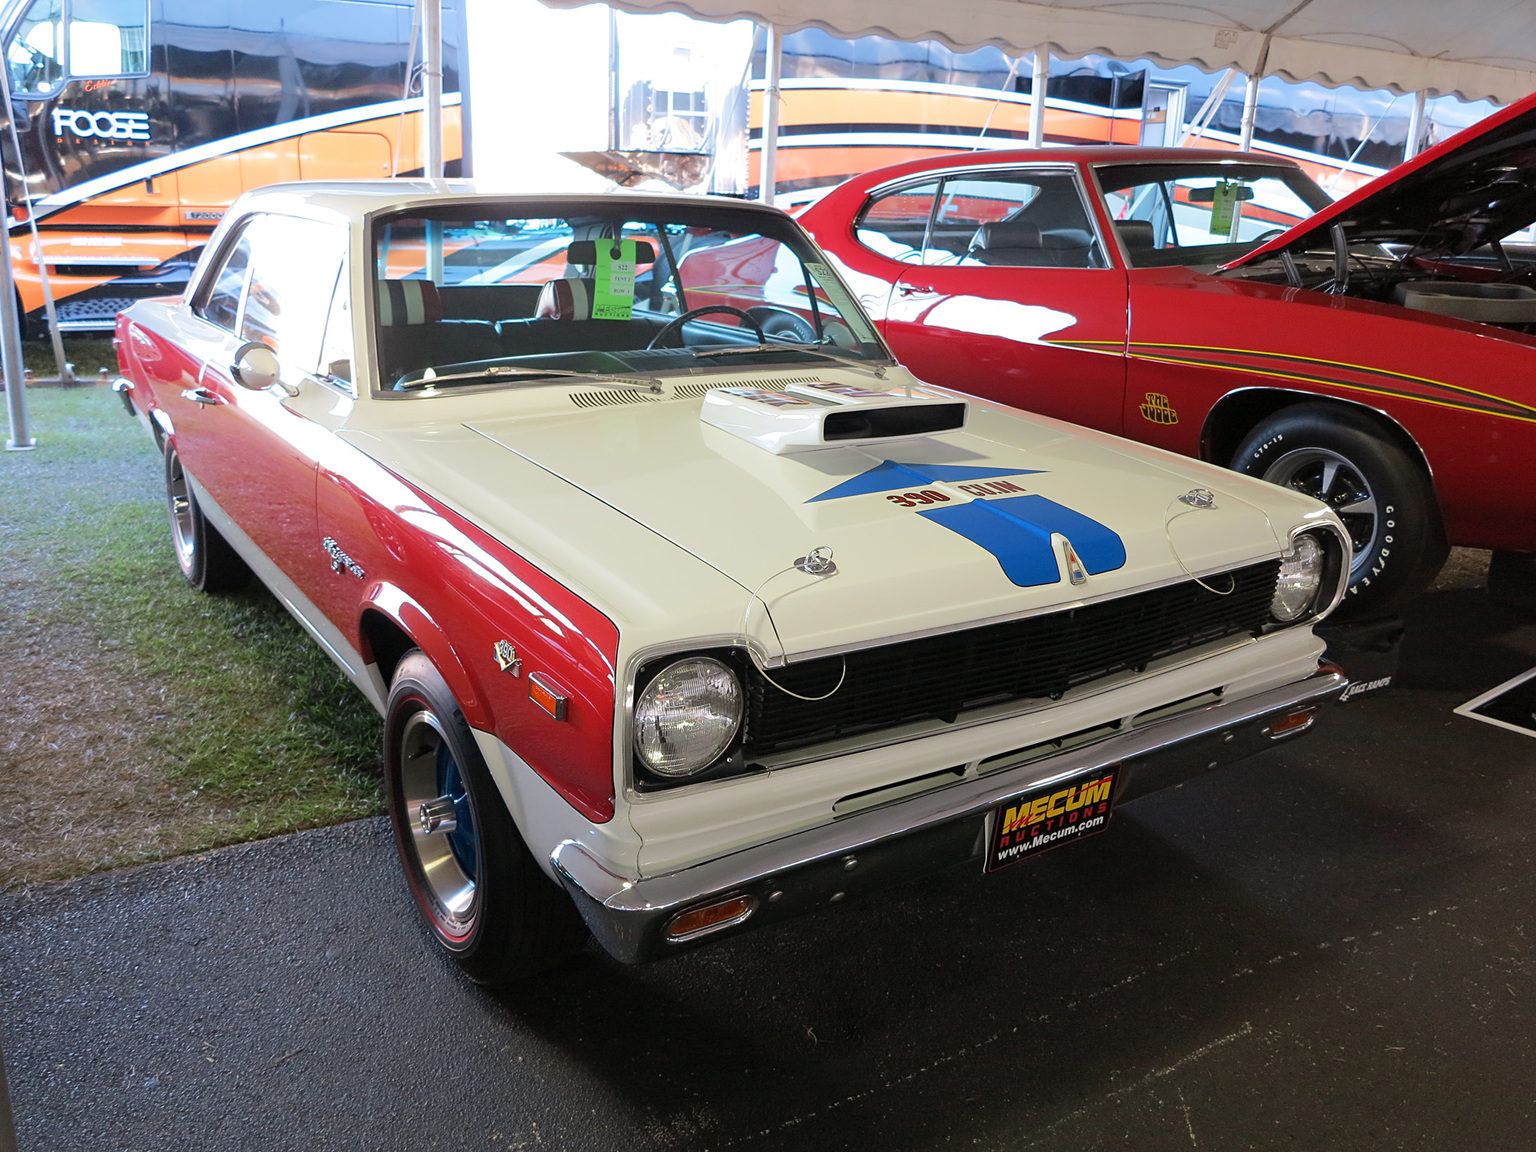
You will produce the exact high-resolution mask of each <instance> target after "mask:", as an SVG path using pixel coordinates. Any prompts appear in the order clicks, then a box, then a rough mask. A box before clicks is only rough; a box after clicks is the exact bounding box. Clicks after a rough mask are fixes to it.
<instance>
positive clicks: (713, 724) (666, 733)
mask: <svg viewBox="0 0 1536 1152" xmlns="http://www.w3.org/2000/svg"><path fill="white" fill-rule="evenodd" d="M741 708H742V696H741V682H740V681H739V680H737V679H736V674H735V673H734V672H732V671H731V670H730V669H729V668H727V667H726V666H725V665H724V664H722V663H721V662H720V661H718V660H712V659H710V658H709V657H708V656H694V657H690V658H689V659H687V660H679V661H678V662H677V663H675V664H672V665H669V666H668V667H666V668H665V669H663V670H662V672H661V673H660V674H659V675H658V676H656V678H655V679H653V680H652V681H651V682H650V683H649V684H647V685H646V686H645V691H643V692H641V693H640V698H639V699H638V700H636V701H635V754H636V755H637V756H639V757H640V763H641V764H644V765H645V768H646V770H647V771H649V772H654V773H655V774H656V775H658V776H691V775H693V774H694V773H695V772H701V771H703V770H704V769H705V768H708V767H709V766H710V765H711V764H713V763H714V762H715V761H716V760H718V759H719V758H720V754H721V753H722V752H724V751H725V750H726V749H727V748H729V747H730V745H731V741H732V740H734V739H735V738H736V730H737V729H738V728H740V727H741Z"/></svg>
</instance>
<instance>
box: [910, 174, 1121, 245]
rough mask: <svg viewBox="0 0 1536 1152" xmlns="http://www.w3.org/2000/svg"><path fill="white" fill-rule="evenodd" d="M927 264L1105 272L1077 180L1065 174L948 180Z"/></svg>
mask: <svg viewBox="0 0 1536 1152" xmlns="http://www.w3.org/2000/svg"><path fill="white" fill-rule="evenodd" d="M923 262H924V263H925V264H937V265H944V264H965V265H972V264H976V265H989V266H1012V267H1028V268H1103V267H1106V265H1105V263H1104V260H1103V258H1102V256H1101V255H1100V253H1099V247H1098V243H1097V241H1096V239H1095V237H1094V234H1093V226H1092V224H1091V223H1089V219H1088V209H1087V206H1086V205H1085V204H1084V203H1083V196H1082V193H1081V192H1080V191H1079V189H1078V186H1077V181H1076V180H1074V179H1073V177H1072V175H1071V174H1070V173H1067V172H1060V171H1056V172H1051V171H1027V172H983V173H977V174H976V175H974V176H950V177H948V178H947V179H945V181H944V187H943V188H942V189H941V191H940V194H939V204H938V210H937V211H936V212H934V215H933V227H932V229H931V231H930V232H929V236H928V247H927V250H926V251H925V253H924V259H923Z"/></svg>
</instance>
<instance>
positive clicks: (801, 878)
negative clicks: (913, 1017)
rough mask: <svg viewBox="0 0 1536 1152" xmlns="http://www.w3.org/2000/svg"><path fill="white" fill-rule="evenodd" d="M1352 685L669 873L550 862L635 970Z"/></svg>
mask: <svg viewBox="0 0 1536 1152" xmlns="http://www.w3.org/2000/svg"><path fill="white" fill-rule="evenodd" d="M1348 684H1349V681H1348V679H1347V678H1346V677H1345V676H1344V675H1343V674H1341V673H1340V672H1337V671H1335V670H1333V669H1331V668H1323V669H1319V671H1318V672H1317V673H1315V674H1314V675H1312V676H1310V677H1308V678H1307V679H1305V680H1301V681H1297V682H1296V683H1294V684H1287V685H1284V686H1282V687H1279V688H1272V689H1270V690H1268V691H1266V692H1260V693H1258V694H1256V695H1253V696H1248V697H1245V698H1244V699H1242V700H1235V701H1233V702H1232V703H1230V704H1227V703H1216V704H1210V705H1207V706H1205V707H1203V708H1199V709H1196V710H1194V711H1191V712H1186V713H1182V714H1180V715H1177V716H1173V717H1170V718H1168V719H1166V720H1160V721H1157V722H1155V723H1152V724H1148V725H1146V726H1144V727H1138V728H1132V729H1130V730H1128V731H1124V732H1120V733H1117V734H1115V735H1112V736H1109V737H1106V738H1105V739H1103V740H1100V741H1098V742H1096V743H1094V744H1089V745H1085V746H1081V747H1077V748H1072V749H1070V750H1069V751H1065V752H1060V753H1056V754H1054V755H1051V756H1048V757H1045V758H1043V759H1039V760H1033V761H1030V762H1029V763H1026V764H1021V765H1019V766H1018V767H1016V768H1009V769H1006V770H1004V771H1000V772H996V773H993V774H990V775H986V776H981V777H977V778H973V779H969V780H966V781H964V782H963V783H959V784H955V785H954V786H952V787H948V788H944V789H941V790H939V791H936V792H930V793H925V794H923V795H921V796H915V797H913V798H912V799H910V800H903V801H898V802H896V803H892V804H889V805H886V806H884V807H881V808H875V809H871V810H869V811H865V812H860V813H858V814H857V815H853V816H849V817H847V818H846V819H842V820H837V821H835V822H833V823H831V824H824V825H820V826H818V827H816V828H809V829H807V830H805V831H804V832H797V833H795V834H793V835H790V836H786V837H783V838H782V839H779V840H774V841H771V842H769V843H766V844H759V845H757V846H755V847H752V848H745V849H743V850H741V851H739V852H735V853H732V854H731V855H729V856H722V857H720V858H718V859H715V860H709V861H706V862H705V863H702V864H696V865H694V866H692V867H689V868H684V869H681V870H679V871H677V872H672V873H669V874H666V875H661V876H648V877H646V878H644V879H641V880H625V879H623V878H622V877H620V876H616V875H614V874H613V873H612V872H609V871H608V870H607V869H606V868H604V867H603V866H602V865H600V864H599V863H598V862H597V861H596V860H594V859H593V858H592V856H590V855H589V854H588V853H587V852H586V851H585V850H584V849H583V848H582V847H581V845H579V844H577V843H576V842H575V841H572V840H566V841H564V842H562V843H561V844H559V845H558V846H557V847H556V848H555V850H554V852H553V853H551V856H550V860H551V863H552V864H553V865H554V869H555V874H556V875H557V876H558V877H559V878H560V880H561V882H562V883H563V884H564V886H565V888H566V891H568V892H569V893H570V895H571V897H572V899H574V900H575V902H576V907H577V908H578V909H579V910H580V912H581V915H582V918H583V919H584V920H585V921H586V922H587V927H588V928H590V929H591V930H592V934H593V935H594V936H596V937H597V939H598V942H599V943H601V944H602V945H603V947H604V948H605V949H606V950H607V951H608V952H609V953H610V954H612V955H613V956H614V957H615V958H616V959H619V960H621V961H624V962H625V963H629V964H637V963H641V962H644V961H647V960H656V959H660V958H662V957H664V956H670V955H673V954H675V953H677V952H679V951H681V950H683V949H686V948H689V947H693V946H695V945H697V944H701V943H708V942H709V941H711V940H713V939H715V938H716V937H717V936H720V935H724V934H726V933H729V932H738V931H742V930H744V929H746V928H755V927H759V926H761V925H764V924H771V923H775V922H777V921H780V920H786V919H789V918H790V917H792V916H797V915H801V914H803V913H806V912H810V911H813V910H815V909H816V908H820V907H824V906H826V905H827V904H830V903H836V902H837V901H840V900H842V899H843V898H844V897H848V896H857V895H860V894H863V893H865V892H870V891H874V890H876V889H879V888H885V887H889V886H890V885H892V884H896V883H899V882H901V881H903V880H907V879H910V878H914V877H918V876H922V875H925V874H927V873H931V872H934V871H938V870H940V869H942V868H944V867H946V866H949V865H953V864H960V863H964V862H965V861H967V860H975V861H978V862H979V861H980V860H981V858H982V856H983V854H984V852H985V843H984V839H985V835H986V816H987V814H988V813H989V812H991V811H992V810H993V809H994V808H995V807H996V806H997V805H998V804H1000V803H1001V802H1002V801H1004V800H1007V799H1009V798H1011V797H1014V796H1017V795H1019V794H1021V793H1024V792H1027V791H1030V790H1031V789H1034V788H1038V787H1041V786H1042V785H1046V784H1051V783H1054V782H1056V781H1058V780H1062V781H1065V780H1071V779H1073V778H1074V777H1077V776H1082V775H1086V774H1089V773H1093V772H1097V771H1099V770H1100V769H1102V768H1107V767H1109V766H1110V765H1113V764H1120V765H1122V766H1123V767H1122V771H1121V775H1120V781H1119V784H1118V785H1117V789H1116V793H1115V796H1114V804H1115V806H1116V807H1117V808H1118V807H1119V806H1120V805H1121V804H1124V803H1126V802H1128V801H1131V800H1135V799H1137V798H1139V797H1141V796H1145V795H1147V794H1148V793H1150V792H1155V791H1158V790H1159V789H1162V788H1167V787H1170V786H1172V785H1176V784H1182V783H1184V782H1185V781H1186V780H1189V779H1191V778H1193V777H1195V776H1199V775H1202V774H1203V773H1205V772H1208V771H1210V770H1211V769H1213V768H1218V767H1221V766H1223V765H1226V764H1231V763H1234V762H1235V761H1238V760H1241V759H1243V758H1244V757H1246V756H1250V755H1252V754H1254V753H1255V752H1259V751H1261V750H1262V749H1264V748H1268V747H1270V746H1272V745H1274V744H1275V743H1277V742H1285V741H1288V740H1291V739H1294V738H1295V737H1297V736H1299V735H1301V733H1302V732H1306V731H1310V730H1311V729H1312V728H1314V727H1315V726H1316V724H1315V721H1314V722H1310V723H1307V724H1305V725H1302V726H1300V727H1296V728H1293V729H1291V730H1289V731H1286V732H1284V733H1281V734H1278V735H1277V734H1276V733H1274V732H1272V731H1271V728H1270V725H1271V722H1272V721H1275V720H1277V719H1279V718H1280V717H1283V716H1286V715H1288V714H1290V713H1293V712H1295V711H1296V710H1297V709H1299V708H1305V707H1308V706H1316V705H1320V704H1324V703H1327V702H1329V701H1331V700H1336V699H1338V697H1339V696H1340V695H1341V694H1342V693H1343V691H1344V689H1345V688H1346V687H1347V686H1348ZM731 898H742V899H743V900H744V901H745V904H744V905H743V906H744V907H745V908H746V912H745V913H744V914H741V915H736V916H734V917H731V918H729V919H726V920H724V921H723V922H721V923H719V924H718V925H714V926H712V927H709V928H706V929H704V930H702V931H696V932H691V933H688V934H687V935H686V937H685V938H683V939H676V938H674V937H672V936H669V935H668V934H667V933H666V931H665V929H666V926H667V925H668V924H669V923H670V922H671V921H672V920H673V918H674V917H675V916H677V915H678V914H679V913H685V912H688V911H690V910H692V909H696V908H708V907H710V906H711V905H714V904H716V903H717V902H720V901H724V900H729V899H731Z"/></svg>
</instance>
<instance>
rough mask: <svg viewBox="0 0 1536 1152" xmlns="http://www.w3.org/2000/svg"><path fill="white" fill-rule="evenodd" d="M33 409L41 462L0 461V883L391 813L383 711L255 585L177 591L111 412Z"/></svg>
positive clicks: (122, 429) (96, 395)
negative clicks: (4, 699)
mask: <svg viewBox="0 0 1536 1152" xmlns="http://www.w3.org/2000/svg"><path fill="white" fill-rule="evenodd" d="M109 351H110V349H109ZM77 354H78V353H77V352H76V351H75V350H74V349H72V350H71V358H74V357H75V356H76V355H77ZM75 362H76V364H77V366H79V365H83V364H88V365H90V367H91V369H92V370H94V367H95V365H94V363H92V362H91V361H90V360H89V358H86V359H84V360H81V359H76V360H75ZM108 363H109V364H110V361H109V362H108ZM28 401H29V406H30V409H31V426H32V433H33V435H34V436H35V437H36V438H37V442H38V446H37V448H36V449H35V450H34V451H32V452H26V453H0V564H3V570H0V579H3V589H4V592H5V595H4V597H3V602H0V651H5V652H7V653H8V654H7V656H6V658H5V660H4V662H3V663H4V669H3V671H0V689H4V693H3V694H5V695H7V696H9V697H13V698H16V699H19V700H20V701H21V702H22V703H21V706H20V709H19V711H18V712H16V713H13V714H12V716H10V717H9V718H8V719H7V721H5V722H4V724H0V756H3V759H0V797H3V799H0V838H4V839H7V840H9V841H11V843H10V844H8V846H7V852H6V853H5V854H4V858H3V859H0V887H13V886H16V885H17V884H23V883H31V882H35V881H37V880H40V879H59V878H63V877H65V876H69V875H74V874H78V873H79V872H82V871H88V870H92V869H96V868H102V867H111V866H115V865H119V864H124V863H130V862H135V861H139V860H148V859H154V858H158V857H163V856H168V855H176V854H181V853H186V852H191V851H196V850H199V849H204V848H210V847H214V846H217V845H221V844H228V843H233V842H236V841H240V840H246V839H252V838H256V837H261V836H268V835H274V834H277V833H280V832H288V831H294V830H297V829H301V828H308V827H314V826H317V825H321V824H329V823H335V822H338V821H342V820H348V819H353V818H356V817H360V816H366V815H371V814H375V813H378V812H380V811H381V810H382V801H381V796H380V790H379V785H378V731H379V722H378V717H377V714H376V713H375V712H374V711H373V709H372V707H371V706H370V705H369V704H368V703H367V701H365V700H364V699H363V697H362V696H361V694H360V693H358V692H357V690H356V689H355V688H353V686H352V685H351V684H350V683H349V682H348V681H347V680H346V679H345V678H344V677H343V676H342V674H341V673H340V672H339V671H338V670H337V669H336V668H335V667H334V665H332V664H331V663H330V661H329V660H328V659H327V658H326V657H325V656H324V654H323V653H322V652H321V651H320V650H319V649H318V648H317V647H316V646H315V644H314V643H313V641H311V640H310V639H309V637H308V636H307V635H306V634H305V633H304V632H303V631H302V630H301V629H300V628H299V626H298V625H297V623H295V622H294V621H293V620H292V619H291V618H290V617H289V616H288V614H287V612H286V611H284V610H283V608H282V607H281V606H280V605H279V604H278V603H277V602H276V601H275V600H274V599H273V598H272V597H271V596H270V595H269V594H268V593H267V592H266V591H265V590H264V589H263V588H261V587H260V585H258V584H254V583H253V585H252V587H251V588H250V589H248V590H246V591H243V592H240V593H238V594H235V595H230V596H217V597H216V596H205V595H202V594H199V593H196V592H193V591H192V590H191V589H189V588H188V587H187V586H186V584H185V583H184V582H183V581H182V579H181V575H180V572H179V571H178V569H177V567H176V564H175V561H174V558H173V557H172V554H171V550H170V544H169V539H168V530H167V527H166V521H165V511H164V498H163V481H162V478H161V462H160V458H159V455H158V453H157V452H156V450H155V448H154V446H153V444H152V442H151V441H150V440H149V438H148V437H146V436H145V435H144V433H143V431H142V428H141V426H140V425H139V424H138V423H137V422H136V421H131V420H129V419H128V418H127V417H126V416H125V415H124V413H123V409H122V407H121V405H120V403H119V401H118V399H117V397H116V396H114V395H113V394H112V393H111V392H110V391H108V390H106V389H104V388H97V387H92V388H81V389H58V388H47V389H28ZM6 681H10V682H9V683H7V682H6ZM29 709H30V711H29ZM7 729H10V730H9V731H7ZM7 825H9V827H8V826H7Z"/></svg>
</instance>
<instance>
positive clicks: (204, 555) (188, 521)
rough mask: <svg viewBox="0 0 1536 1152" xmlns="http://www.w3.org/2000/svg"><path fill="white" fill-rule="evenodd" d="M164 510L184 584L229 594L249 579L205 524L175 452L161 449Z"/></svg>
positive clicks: (231, 551)
mask: <svg viewBox="0 0 1536 1152" xmlns="http://www.w3.org/2000/svg"><path fill="white" fill-rule="evenodd" d="M165 507H166V512H167V513H168V514H169V516H170V519H171V548H172V550H173V551H174V552H175V553H176V563H177V565H178V566H179V567H180V568H181V574H182V575H183V576H184V577H186V581H187V583H188V584H190V585H192V587H193V588H195V589H197V590H198V591H199V592H233V591H234V590H235V589H237V588H240V587H242V586H243V585H244V584H245V583H246V581H248V580H249V579H250V578H251V570H250V569H249V568H247V567H246V566H245V561H244V560H242V559H240V556H239V554H238V553H236V552H235V550H234V549H233V548H231V547H230V546H229V542H228V541H227V540H225V539H224V537H223V536H220V535H219V530H218V529H217V528H215V527H214V526H213V525H212V524H210V523H208V518H207V517H206V516H204V515H203V510H202V508H201V507H199V506H198V503H197V495H196V493H195V492H194V491H193V489H192V482H191V479H190V478H189V477H188V475H187V473H186V470H185V469H183V468H182V466H181V457H179V456H178V455H176V449H175V448H173V447H172V446H170V445H169V444H167V445H166V448H165Z"/></svg>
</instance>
